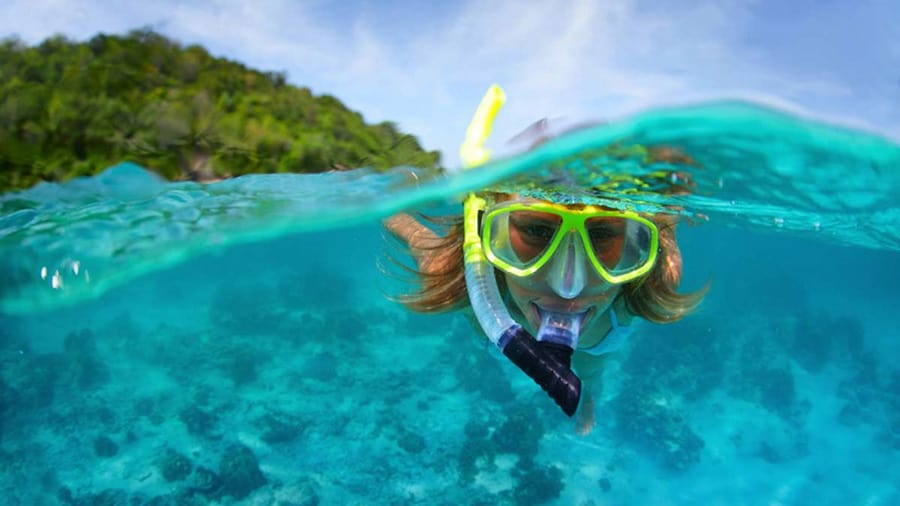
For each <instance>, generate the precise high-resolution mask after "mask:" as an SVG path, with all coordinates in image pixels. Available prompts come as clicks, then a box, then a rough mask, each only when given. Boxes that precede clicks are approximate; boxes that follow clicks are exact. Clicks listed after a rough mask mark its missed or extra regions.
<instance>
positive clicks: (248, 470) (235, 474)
mask: <svg viewBox="0 0 900 506" xmlns="http://www.w3.org/2000/svg"><path fill="white" fill-rule="evenodd" d="M219 476H220V479H221V481H222V486H221V487H219V492H218V493H217V494H216V495H217V496H231V497H232V498H234V499H244V498H245V497H247V496H248V495H250V494H251V493H252V492H253V491H254V490H256V489H258V488H260V487H262V486H263V485H265V484H266V478H265V476H263V474H262V471H260V470H259V463H258V462H257V460H256V455H254V454H253V452H252V451H251V450H250V448H247V447H246V446H244V445H241V444H233V445H231V446H229V447H228V448H227V449H226V450H225V454H224V455H222V459H221V460H220V461H219Z"/></svg>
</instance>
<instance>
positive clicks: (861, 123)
mask: <svg viewBox="0 0 900 506" xmlns="http://www.w3.org/2000/svg"><path fill="white" fill-rule="evenodd" d="M890 3H891V2H889V1H887V0H870V1H863V2H859V3H858V4H853V5H850V4H846V5H845V4H842V3H838V2H832V3H829V4H824V5H821V6H820V5H818V4H812V3H810V4H809V6H808V7H807V8H806V9H805V10H804V9H802V8H801V7H799V6H798V5H797V4H791V5H782V4H780V3H778V2H775V1H773V0H763V1H758V2H747V1H741V0H732V1H725V2H716V3H712V2H710V3H707V4H705V5H704V4H700V5H691V6H683V5H681V4H682V3H681V2H676V1H650V2H640V3H639V2H636V1H630V0H623V1H619V2H605V3H602V4H601V3H598V2H591V1H588V0H584V1H578V2H562V1H560V2H512V1H506V0H503V1H487V2H480V3H475V2H464V3H460V4H444V5H420V4H418V3H417V4H412V3H411V2H407V1H404V0H390V1H388V2H383V3H382V2H378V3H376V2H369V1H365V0H355V1H352V2H341V3H339V4H338V3H336V2H335V3H329V2H326V1H317V2H306V3H296V2H281V1H264V2H260V3H258V4H256V5H253V6H250V5H245V4H241V3H240V2H231V1H223V2H218V3H215V4H206V3H202V2H182V1H177V0H163V1H162V2H160V3H158V4H154V5H147V4H141V3H137V2H125V5H124V6H120V7H118V8H116V9H114V10H111V9H108V8H106V7H105V6H103V5H102V4H100V3H99V2H79V3H75V2H71V1H68V0H60V1H52V0H38V1H34V2H24V1H21V0H12V1H11V2H10V6H9V7H8V8H7V13H8V15H7V16H5V17H4V20H3V21H0V37H2V38H9V37H18V38H20V39H21V40H22V41H24V42H25V43H27V44H31V45H33V44H37V43H40V42H41V41H43V40H45V39H47V38H49V37H52V36H54V35H62V36H65V37H66V38H68V39H71V40H74V41H85V40H88V39H90V38H91V37H93V36H95V35H97V34H99V33H106V34H108V35H125V34H127V33H128V32H130V31H132V30H140V29H151V30H153V31H155V32H158V33H160V34H162V35H165V36H166V37H169V38H171V39H173V40H175V41H177V42H178V43H180V44H183V45H191V44H197V45H200V46H203V47H204V48H206V49H207V50H208V51H209V52H210V53H211V54H212V55H214V56H217V57H224V58H228V59H230V60H234V61H238V62H240V63H242V64H244V65H247V66H248V67H250V68H253V69H255V70H260V71H265V72H283V73H285V74H286V76H287V81H288V83H290V84H292V85H295V86H303V87H307V88H309V89H310V90H312V92H313V93H315V94H317V95H320V94H330V95H334V96H335V97H337V98H338V99H340V100H341V101H342V102H343V103H344V104H345V105H346V106H347V107H348V108H350V109H352V110H354V111H357V112H359V113H361V114H362V115H363V117H364V118H365V120H366V122H368V123H378V122H381V121H392V122H394V123H396V124H397V125H398V127H399V129H400V130H402V131H404V132H407V133H410V134H413V135H415V136H416V137H417V138H418V139H419V141H420V143H421V144H422V146H423V148H425V149H427V150H440V151H441V153H442V154H443V159H442V163H443V165H445V166H448V167H453V166H456V165H458V164H459V157H458V154H457V149H458V145H459V142H460V140H461V139H462V137H463V134H464V132H465V128H466V125H467V123H468V120H469V118H470V116H471V114H472V112H473V111H474V109H475V107H476V106H477V104H478V101H479V100H480V98H481V95H482V94H483V93H484V91H485V90H486V89H487V87H488V86H489V85H490V84H492V83H494V82H496V83H498V84H500V85H501V86H503V87H504V89H505V90H506V93H507V96H508V100H507V104H506V106H505V107H504V109H503V110H502V111H501V113H500V115H499V116H498V118H497V125H496V128H495V134H494V136H493V137H492V138H491V140H490V141H489V143H488V144H489V147H491V148H493V149H494V150H495V151H497V152H498V153H502V152H503V151H504V149H506V148H508V146H507V141H508V140H509V139H511V138H512V137H513V136H515V135H516V134H517V133H518V132H520V131H521V130H522V129H524V128H526V127H527V126H528V125H529V124H531V123H533V122H534V121H536V120H539V119H542V118H551V119H559V120H561V121H562V122H564V123H580V122H584V121H601V120H615V119H621V118H623V117H626V116H630V115H633V114H635V113H638V112H640V111H645V110H647V109H652V108H658V107H669V106H673V105H683V104H690V103H698V102H706V101H711V100H735V99H737V100H748V101H753V102H757V103H761V104H763V105H766V106H769V107H776V108H778V109H781V110H785V111H787V112H790V113H793V114H797V115H800V116H802V117H807V118H813V119H818V120H821V121H825V122H828V123H832V124H838V125H842V126H848V127H851V128H857V129H862V130H865V131H869V132H873V133H876V134H878V135H880V136H883V137H887V138H889V139H892V140H895V141H897V140H900V16H897V15H896V9H895V6H894V7H892V6H891V5H890ZM510 13H515V15H514V16H512V15H510ZM685 28H689V29H685ZM888 72H893V73H892V74H891V73H888Z"/></svg>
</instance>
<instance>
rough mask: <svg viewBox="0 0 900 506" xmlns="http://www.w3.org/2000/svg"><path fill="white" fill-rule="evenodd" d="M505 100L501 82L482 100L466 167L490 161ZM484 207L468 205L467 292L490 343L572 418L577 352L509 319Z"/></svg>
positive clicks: (472, 200)
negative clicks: (484, 233) (484, 230)
mask: <svg viewBox="0 0 900 506" xmlns="http://www.w3.org/2000/svg"><path fill="white" fill-rule="evenodd" d="M505 100H506V97H505V95H504V94H503V90H502V89H500V87H499V86H497V85H496V84H495V85H493V86H491V87H490V89H489V90H488V92H487V94H485V96H484V98H483V99H482V100H481V103H480V104H479V106H478V110H477V111H476V112H475V116H474V117H473V118H472V122H471V124H470V125H469V128H468V130H467V131H466V140H465V141H464V142H463V144H462V146H461V147H460V158H461V159H462V160H463V164H464V167H465V168H471V167H474V166H477V165H480V164H482V163H484V162H486V161H487V160H488V158H489V156H490V154H489V152H488V151H487V150H486V149H484V147H483V144H484V142H485V141H486V140H487V138H488V136H489V135H490V131H491V125H492V123H493V121H494V117H495V116H496V115H497V111H499V109H500V107H501V106H502V105H503V102H504V101H505ZM483 204H485V201H484V199H482V198H480V197H478V196H476V195H474V194H472V195H470V196H469V197H468V198H467V199H466V202H465V205H464V224H465V238H464V243H463V255H464V262H465V276H466V289H467V291H468V293H469V302H470V303H471V305H472V309H473V311H474V312H475V317H476V318H477V319H478V323H479V324H480V325H481V328H482V329H483V330H484V333H485V334H486V335H487V337H488V339H489V340H490V341H491V342H492V343H494V344H495V345H497V347H498V348H500V350H501V351H502V352H503V354H504V355H506V357H507V358H509V360H510V361H511V362H512V363H513V364H515V365H516V367H518V368H519V369H521V370H522V372H524V373H525V374H527V375H528V376H529V377H530V378H531V379H533V380H534V381H535V383H537V384H538V385H539V386H540V387H541V388H542V389H543V390H544V391H545V392H547V394H548V395H549V396H550V397H551V398H552V399H553V400H554V401H555V402H556V404H558V405H559V407H560V408H562V410H563V412H564V413H565V414H567V415H568V416H572V415H574V414H575V411H576V410H577V409H578V402H579V401H580V399H581V379H579V378H578V376H576V375H575V373H574V372H573V371H572V369H571V365H570V364H571V356H572V352H573V350H572V348H568V347H566V346H565V345H561V344H559V343H556V342H551V341H540V342H539V341H537V340H535V338H534V336H532V335H531V334H530V333H528V331H527V330H525V329H524V328H523V327H522V326H521V325H519V324H518V323H516V321H515V320H513V319H512V317H511V316H510V315H509V310H507V308H506V304H505V303H504V302H503V297H502V296H501V295H500V289H499V288H498V286H497V278H496V277H495V275H494V267H493V266H492V265H491V264H490V262H488V259H487V257H486V256H485V254H484V250H483V248H482V246H481V237H480V236H479V234H478V214H479V209H483V207H484V206H483ZM576 340H577V337H576Z"/></svg>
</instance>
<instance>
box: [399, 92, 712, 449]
mask: <svg viewBox="0 0 900 506" xmlns="http://www.w3.org/2000/svg"><path fill="white" fill-rule="evenodd" d="M502 102H503V94H502V91H501V90H500V89H499V88H498V87H492V88H491V90H489V92H488V95H486V96H485V99H484V100H483V101H482V104H481V105H480V106H479V108H478V111H477V112H476V114H475V118H474V119H473V121H472V124H471V125H470V127H469V130H468V131H467V137H466V142H464V143H463V146H462V148H461V155H462V158H463V161H464V163H465V164H466V165H469V166H472V165H478V164H481V163H484V162H485V161H487V159H488V156H489V155H488V153H487V151H486V150H485V149H484V148H483V147H482V145H483V143H484V141H485V140H486V139H487V136H488V135H489V132H490V125H491V122H492V120H493V116H494V115H495V114H496V112H497V110H498V109H499V107H500V105H501V104H502ZM435 222H441V223H448V230H447V233H446V234H445V235H443V236H440V235H438V234H436V233H435V232H434V231H432V229H431V228H429V227H427V226H425V225H424V224H423V223H422V222H420V221H418V220H417V219H415V218H413V217H412V216H410V215H408V214H403V213H401V214H397V215H394V216H391V217H390V218H388V219H387V220H386V221H385V226H386V228H387V229H388V230H389V231H390V232H391V233H392V234H393V235H394V236H395V237H397V238H398V239H400V240H401V241H403V242H404V243H405V244H406V245H407V246H408V247H409V250H410V252H411V254H412V255H413V257H414V259H415V260H416V263H417V267H418V270H417V272H416V274H417V276H418V278H419V281H420V287H419V290H418V291H417V292H416V293H413V294H410V295H407V296H404V297H402V298H401V301H402V302H403V303H404V304H405V305H406V306H407V307H408V308H410V309H412V310H416V311H421V312H438V311H444V310H451V309H458V308H462V307H466V306H468V307H470V308H471V309H472V311H473V312H474V314H475V316H476V318H477V320H478V322H479V324H480V326H481V328H482V330H483V331H484V333H485V335H486V336H487V337H488V339H489V340H490V341H491V342H492V343H494V344H495V345H496V346H497V347H498V348H499V349H500V350H501V351H502V352H503V354H504V355H506V356H507V357H508V358H509V359H510V360H511V361H512V362H513V363H514V364H515V365H516V366H518V367H519V368H520V369H521V370H522V371H523V372H525V373H526V374H528V376H530V377H531V378H532V379H534V381H535V382H537V383H538V385H540V386H541V388H543V389H544V390H545V391H546V392H547V393H548V395H550V397H551V398H553V400H554V401H556V403H557V404H558V405H559V406H560V408H562V410H563V411H564V412H565V413H566V414H567V415H569V416H572V415H574V414H575V412H576V411H577V410H578V408H579V406H581V412H580V415H579V421H578V430H579V432H582V433H587V432H589V431H590V429H591V428H592V427H593V423H594V413H593V411H594V409H593V404H594V399H595V397H596V396H597V392H598V391H599V386H600V376H601V372H602V368H603V361H604V355H606V354H607V353H609V352H612V351H615V350H617V349H618V348H620V347H621V346H622V345H623V344H624V343H625V340H626V338H627V335H628V334H629V333H630V331H631V329H632V326H631V323H632V319H633V318H634V317H635V316H637V317H640V318H643V319H645V320H648V321H651V322H654V323H670V322H675V321H678V320H679V319H681V318H682V317H684V316H685V315H686V314H688V313H690V312H691V311H692V310H694V309H695V308H696V307H697V305H698V304H699V303H700V301H701V299H702V298H703V296H704V294H705V291H706V289H705V288H704V289H702V290H700V291H698V292H696V293H690V294H681V293H678V292H677V287H678V284H679V282H680V279H681V253H680V250H679V248H678V245H677V243H676V240H675V221H674V218H673V217H672V216H664V215H657V216H645V215H642V214H638V213H635V212H631V211H621V210H617V209H611V208H603V207H596V206H587V205H561V204H558V203H554V202H550V201H544V200H537V199H534V198H526V197H523V196H522V195H519V194H511V193H493V192H483V193H481V194H477V195H476V194H472V195H470V196H469V197H468V199H467V200H466V202H465V204H464V216H463V217H462V218H459V217H453V218H445V219H442V220H435ZM498 280H499V283H498ZM576 371H577V372H578V374H576ZM582 378H583V379H584V380H585V383H586V385H587V388H586V389H585V394H584V395H582ZM582 397H583V398H582Z"/></svg>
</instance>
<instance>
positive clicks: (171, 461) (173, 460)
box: [156, 448, 194, 482]
mask: <svg viewBox="0 0 900 506" xmlns="http://www.w3.org/2000/svg"><path fill="white" fill-rule="evenodd" d="M156 467H157V468H158V469H159V472H160V473H162V476H163V478H165V480H166V481H168V482H173V481H181V480H183V479H185V478H187V477H188V475H190V474H191V470H192V469H193V467H194V466H193V464H191V461H190V459H188V458H187V457H185V456H184V455H182V454H180V453H178V452H176V451H175V450H172V449H171V448H166V451H165V453H164V454H163V455H162V456H161V457H159V459H157V461H156Z"/></svg>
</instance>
